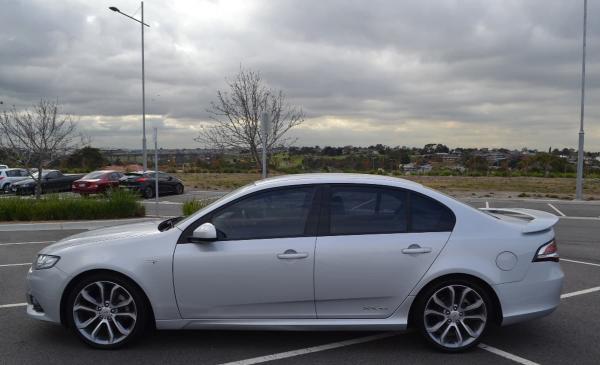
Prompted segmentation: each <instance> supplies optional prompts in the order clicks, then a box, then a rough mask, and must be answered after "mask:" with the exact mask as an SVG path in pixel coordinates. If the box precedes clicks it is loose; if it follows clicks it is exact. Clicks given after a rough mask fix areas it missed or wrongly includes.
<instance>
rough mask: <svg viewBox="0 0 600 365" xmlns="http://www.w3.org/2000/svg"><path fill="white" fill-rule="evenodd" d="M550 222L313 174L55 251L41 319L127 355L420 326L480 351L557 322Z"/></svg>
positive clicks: (393, 184)
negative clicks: (155, 347) (287, 334)
mask: <svg viewBox="0 0 600 365" xmlns="http://www.w3.org/2000/svg"><path fill="white" fill-rule="evenodd" d="M556 222H557V218H556V217H555V216H554V215H552V214H549V213H545V212H541V211H535V210H527V209H496V210H487V211H482V210H477V209H474V208H472V207H470V206H468V205H465V204H463V203H461V202H459V201H457V200H455V199H453V198H451V197H448V196H446V195H444V194H441V193H439V192H436V191H434V190H431V189H428V188H426V187H424V186H422V185H420V184H416V183H413V182H410V181H406V180H402V179H396V178H390V177H382V176H371V175H350V174H308V175H293V176H284V177H277V178H273V179H266V180H262V181H258V182H256V183H253V184H250V185H248V186H245V187H243V188H240V189H238V190H236V191H234V192H232V193H230V194H229V195H226V196H225V197H223V198H221V199H219V200H218V201H216V202H214V203H213V204H211V205H209V206H207V207H206V208H204V209H202V210H200V211H198V212H196V213H195V214H193V215H191V216H189V217H187V218H183V219H181V218H175V219H169V220H166V221H163V222H146V223H139V224H132V225H123V226H117V227H112V228H107V229H100V230H95V231H90V232H86V233H83V234H79V235H75V236H71V237H68V238H65V239H63V240H62V241H60V242H57V243H55V244H53V245H51V246H48V247H46V248H44V249H43V250H42V251H41V252H40V253H39V255H38V256H37V259H36V261H35V263H34V265H33V267H32V268H31V270H30V271H29V274H28V277H27V282H28V291H27V292H28V295H27V300H28V306H27V313H28V314H29V315H30V316H31V317H33V318H37V319H41V320H46V321H51V322H56V323H63V324H65V325H66V326H67V327H69V328H70V329H71V330H72V331H73V332H74V333H75V334H76V335H77V336H79V337H80V338H81V339H82V340H83V341H84V342H85V343H87V344H89V345H91V346H93V347H97V348H116V347H120V346H122V345H125V344H127V343H129V342H131V341H132V340H134V339H135V338H137V337H139V336H140V335H141V334H142V333H143V332H144V330H145V329H147V328H148V327H156V328H158V329H238V330H239V329H256V330H286V329H302V330H394V331H396V330H403V329H406V328H407V327H414V328H416V329H418V330H419V331H420V332H421V333H422V335H423V337H424V338H425V339H426V341H427V342H429V343H430V344H431V345H433V346H434V347H436V348H438V349H441V350H445V351H461V350H465V349H468V348H470V347H473V346H475V345H476V344H477V343H478V341H479V340H480V339H481V336H482V335H483V334H484V333H485V331H486V329H488V328H489V327H490V326H491V325H506V324H511V323H515V322H519V321H524V320H528V319H532V318H537V317H541V316H544V315H547V314H549V313H551V312H552V311H553V310H554V309H555V308H556V307H557V305H558V303H559V300H560V292H561V287H562V281H563V272H562V271H561V268H560V264H559V263H558V261H559V257H558V253H557V247H556V243H555V241H554V231H553V228H552V227H553V225H554V224H555V223H556Z"/></svg>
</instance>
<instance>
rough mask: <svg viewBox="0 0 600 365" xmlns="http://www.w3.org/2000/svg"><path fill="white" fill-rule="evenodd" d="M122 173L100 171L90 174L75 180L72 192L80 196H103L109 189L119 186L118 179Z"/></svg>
mask: <svg viewBox="0 0 600 365" xmlns="http://www.w3.org/2000/svg"><path fill="white" fill-rule="evenodd" d="M122 177H123V173H121V172H118V171H113V170H100V171H94V172H90V173H89V174H87V175H85V176H84V177H82V178H81V179H79V180H75V181H74V182H73V185H72V189H71V190H72V191H73V192H74V193H79V194H81V195H88V194H104V193H106V192H108V191H109V190H110V189H113V188H117V187H118V186H119V179H120V178H122Z"/></svg>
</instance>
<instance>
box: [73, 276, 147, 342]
mask: <svg viewBox="0 0 600 365" xmlns="http://www.w3.org/2000/svg"><path fill="white" fill-rule="evenodd" d="M137 317H138V311H137V307H136V303H135V300H134V299H133V296H132V295H131V294H130V293H129V292H128V291H127V290H126V289H125V288H123V287H122V286H120V285H118V284H116V283H113V282H110V281H95V282H93V283H90V284H88V285H87V286H85V287H84V288H83V289H81V291H80V292H79V293H78V294H77V296H76V297H75V302H74V304H73V321H74V324H75V327H76V329H77V331H79V333H80V334H81V335H82V336H83V337H85V338H86V339H87V340H88V341H91V342H93V343H95V344H98V345H112V344H116V343H119V342H121V341H123V340H125V339H126V338H127V337H128V336H129V335H130V334H131V333H132V331H133V329H134V328H135V325H136V321H137Z"/></svg>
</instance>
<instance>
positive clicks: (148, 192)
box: [144, 186, 154, 199]
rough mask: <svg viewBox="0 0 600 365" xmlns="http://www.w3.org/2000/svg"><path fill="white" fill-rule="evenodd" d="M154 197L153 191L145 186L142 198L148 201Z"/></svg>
mask: <svg viewBox="0 0 600 365" xmlns="http://www.w3.org/2000/svg"><path fill="white" fill-rule="evenodd" d="M153 196H154V189H152V187H151V186H146V187H145V188H144V198H146V199H150V198H152V197H153Z"/></svg>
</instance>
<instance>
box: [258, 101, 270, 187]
mask: <svg viewBox="0 0 600 365" xmlns="http://www.w3.org/2000/svg"><path fill="white" fill-rule="evenodd" d="M260 124H261V127H262V142H263V146H262V178H263V179H266V178H267V167H268V166H267V146H268V143H267V140H268V138H269V130H270V129H271V119H270V118H269V114H268V113H267V112H263V113H262V117H261V123H260Z"/></svg>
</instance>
